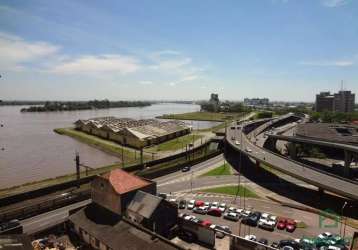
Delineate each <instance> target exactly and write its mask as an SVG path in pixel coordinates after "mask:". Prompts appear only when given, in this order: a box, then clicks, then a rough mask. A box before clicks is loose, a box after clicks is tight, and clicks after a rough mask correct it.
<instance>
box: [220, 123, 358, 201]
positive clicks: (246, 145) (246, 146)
mask: <svg viewBox="0 0 358 250" xmlns="http://www.w3.org/2000/svg"><path fill="white" fill-rule="evenodd" d="M237 131H238V130H237V129H228V131H227V138H226V139H227V141H228V142H229V145H230V146H231V147H232V148H234V149H236V150H238V151H241V152H243V153H244V154H245V155H248V156H249V157H251V158H253V159H255V160H257V161H259V162H261V163H266V164H268V165H271V166H272V167H273V168H275V169H277V170H279V171H282V172H283V173H285V174H288V175H291V176H293V177H295V178H297V179H299V180H302V181H305V182H306V183H308V184H312V185H314V186H316V187H320V188H322V189H323V190H327V191H330V192H332V193H335V194H338V195H341V196H343V197H347V198H350V199H353V200H358V192H357V189H358V186H357V185H356V184H354V183H351V182H348V181H345V180H344V179H340V178H337V177H335V176H331V175H328V174H325V173H322V172H318V171H316V170H314V169H311V168H306V167H304V166H303V165H301V164H299V163H297V162H294V161H291V160H288V159H285V158H284V157H281V156H278V155H276V154H273V153H272V152H270V151H268V150H266V149H263V148H261V147H259V146H257V145H255V144H254V143H252V142H251V141H250V140H249V139H248V138H247V137H246V135H245V134H244V133H242V132H241V130H239V131H238V132H237ZM253 134H255V133H253ZM233 137H234V138H235V140H231V138H233ZM235 141H239V142H240V145H236V144H235ZM247 150H251V151H252V152H247Z"/></svg>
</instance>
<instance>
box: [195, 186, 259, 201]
mask: <svg viewBox="0 0 358 250" xmlns="http://www.w3.org/2000/svg"><path fill="white" fill-rule="evenodd" d="M200 192H204V193H218V194H228V195H236V194H237V195H238V196H245V197H250V198H259V196H258V195H257V194H256V193H255V192H254V191H252V190H251V189H249V188H247V187H243V186H242V185H240V186H237V185H235V186H222V187H215V188H209V189H203V190H200Z"/></svg>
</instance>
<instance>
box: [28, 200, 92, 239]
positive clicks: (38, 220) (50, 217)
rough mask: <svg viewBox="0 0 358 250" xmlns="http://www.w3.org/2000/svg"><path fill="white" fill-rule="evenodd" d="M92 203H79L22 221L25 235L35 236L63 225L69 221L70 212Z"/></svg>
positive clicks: (88, 201) (89, 201)
mask: <svg viewBox="0 0 358 250" xmlns="http://www.w3.org/2000/svg"><path fill="white" fill-rule="evenodd" d="M91 202H92V201H91V199H89V200H85V201H81V202H77V203H74V204H72V205H69V206H66V207H62V208H59V209H56V210H53V211H50V212H47V213H44V214H40V215H37V216H34V217H31V218H29V219H25V220H22V221H21V225H22V226H23V230H24V233H27V234H34V233H37V232H41V231H42V230H45V229H48V228H50V227H53V226H56V225H58V224H60V223H63V222H65V221H66V220H67V219H68V216H69V211H70V210H72V209H76V208H79V207H83V206H85V205H87V204H89V203H91Z"/></svg>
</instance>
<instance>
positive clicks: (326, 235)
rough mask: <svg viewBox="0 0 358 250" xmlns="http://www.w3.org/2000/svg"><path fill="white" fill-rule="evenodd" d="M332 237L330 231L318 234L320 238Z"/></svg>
mask: <svg viewBox="0 0 358 250" xmlns="http://www.w3.org/2000/svg"><path fill="white" fill-rule="evenodd" d="M330 237H332V234H331V233H330V232H324V233H321V234H320V235H318V238H320V239H327V238H330Z"/></svg>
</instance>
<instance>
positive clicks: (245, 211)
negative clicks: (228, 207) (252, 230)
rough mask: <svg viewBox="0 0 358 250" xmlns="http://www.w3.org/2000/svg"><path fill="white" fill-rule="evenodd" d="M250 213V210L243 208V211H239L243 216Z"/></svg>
mask: <svg viewBox="0 0 358 250" xmlns="http://www.w3.org/2000/svg"><path fill="white" fill-rule="evenodd" d="M250 214H251V211H250V210H244V211H242V213H241V215H242V216H243V217H247V216H249V215H250Z"/></svg>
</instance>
